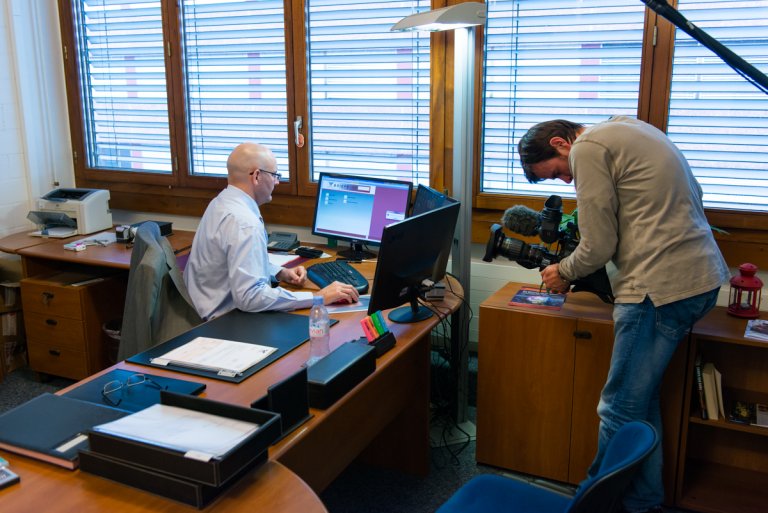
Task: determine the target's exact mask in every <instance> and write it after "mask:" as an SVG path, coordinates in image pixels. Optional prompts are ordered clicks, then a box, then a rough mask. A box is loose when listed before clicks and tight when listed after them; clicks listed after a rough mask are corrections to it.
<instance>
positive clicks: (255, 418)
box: [80, 392, 280, 508]
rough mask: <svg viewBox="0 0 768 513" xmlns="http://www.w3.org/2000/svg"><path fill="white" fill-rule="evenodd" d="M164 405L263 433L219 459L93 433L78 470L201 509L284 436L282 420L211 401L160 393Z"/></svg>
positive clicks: (257, 434) (261, 461) (255, 464)
mask: <svg viewBox="0 0 768 513" xmlns="http://www.w3.org/2000/svg"><path fill="white" fill-rule="evenodd" d="M160 402H161V403H162V404H167V405H170V406H177V407H181V408H186V409H189V410H196V411H201V412H205V413H210V414H213V415H219V416H222V417H230V418H233V419H238V420H243V421H247V422H254V423H257V424H259V426H260V427H259V429H258V430H257V431H256V432H255V433H253V434H252V435H251V436H250V437H248V438H247V439H246V440H244V441H243V442H241V443H240V444H238V445H237V446H235V447H234V448H232V449H231V450H230V451H228V452H227V453H226V454H225V455H224V456H222V457H221V458H212V459H211V460H209V461H200V460H196V459H190V458H187V457H185V456H184V453H182V452H180V451H175V450H173V449H168V448H165V447H160V446H156V445H152V444H148V443H144V442H139V441H136V440H131V439H128V438H123V437H118V436H113V435H109V434H106V433H99V432H95V431H91V432H89V434H88V441H89V445H90V449H89V450H88V451H81V452H80V468H81V470H83V471H85V472H90V473H93V474H96V475H100V476H102V477H106V478H108V479H112V480H113V481H117V482H120V483H123V484H127V485H130V486H134V487H136V488H140V489H142V490H145V491H148V492H151V493H155V494H158V495H161V496H163V497H167V498H169V499H173V500H176V501H179V502H182V503H184V504H189V505H191V506H195V507H197V508H203V507H204V506H205V505H206V504H208V503H209V502H210V501H212V500H213V499H214V498H216V497H217V496H218V495H219V494H220V493H221V492H222V491H224V490H225V489H226V488H229V486H231V485H232V484H234V483H235V482H236V481H237V479H238V478H239V477H241V476H243V475H244V474H245V473H247V472H248V471H250V470H251V469H253V468H255V467H257V466H258V465H260V464H261V463H263V462H264V461H266V459H267V448H268V447H269V445H271V444H272V443H274V441H275V440H277V439H278V438H279V436H280V421H279V415H278V414H276V413H273V412H268V411H262V410H257V409H253V408H244V407H242V406H235V405H231V404H226V403H222V402H218V401H213V400H210V399H202V398H199V397H194V396H189V395H182V394H175V393H171V392H162V393H161V397H160Z"/></svg>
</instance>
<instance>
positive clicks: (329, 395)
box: [307, 342, 376, 409]
mask: <svg viewBox="0 0 768 513" xmlns="http://www.w3.org/2000/svg"><path fill="white" fill-rule="evenodd" d="M375 370H376V349H375V348H374V347H373V346H371V345H368V344H358V343H351V342H347V343H344V344H342V345H340V346H339V347H337V348H336V349H334V350H333V351H331V352H330V353H329V354H327V355H326V356H324V357H323V358H321V359H319V360H318V361H316V362H315V363H314V364H313V365H311V366H310V367H309V368H308V369H307V384H308V389H309V405H310V406H311V407H313V408H319V409H325V408H328V407H329V406H331V405H332V404H333V403H335V402H336V401H337V400H338V399H339V398H341V396H343V395H344V394H346V393H347V392H349V391H350V390H352V389H353V388H354V387H355V386H356V385H357V384H358V383H360V382H361V381H362V380H364V379H365V378H366V377H367V376H368V375H370V374H373V371H375Z"/></svg>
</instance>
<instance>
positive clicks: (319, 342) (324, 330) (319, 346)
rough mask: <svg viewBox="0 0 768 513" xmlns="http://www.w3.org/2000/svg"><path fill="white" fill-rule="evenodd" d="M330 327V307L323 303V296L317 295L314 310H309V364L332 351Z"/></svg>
mask: <svg viewBox="0 0 768 513" xmlns="http://www.w3.org/2000/svg"><path fill="white" fill-rule="evenodd" d="M330 329H331V320H330V318H329V317H328V309H326V308H325V305H324V304H323V296H315V297H314V298H313V299H312V310H310V311H309V360H307V366H310V365H312V364H313V363H315V362H316V361H318V360H319V359H320V358H322V357H323V356H325V355H327V354H328V353H330V352H331V349H330V345H329V342H330V338H331V337H330Z"/></svg>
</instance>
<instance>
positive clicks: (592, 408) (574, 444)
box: [567, 319, 613, 484]
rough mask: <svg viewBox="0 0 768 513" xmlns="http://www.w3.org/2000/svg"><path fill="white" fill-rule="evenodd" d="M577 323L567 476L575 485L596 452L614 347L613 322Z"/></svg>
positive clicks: (581, 320) (581, 478) (580, 321)
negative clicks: (603, 394)
mask: <svg viewBox="0 0 768 513" xmlns="http://www.w3.org/2000/svg"><path fill="white" fill-rule="evenodd" d="M576 326H577V327H576V332H575V333H574V337H575V340H576V350H575V362H576V363H575V372H574V376H573V416H572V422H573V427H572V429H571V453H570V454H571V458H570V464H569V468H568V479H567V481H568V482H569V483H573V484H576V483H579V482H581V481H582V480H583V479H584V478H585V477H587V470H588V469H589V465H590V464H591V463H592V460H593V459H594V458H595V454H596V453H597V431H598V428H599V427H600V418H599V417H598V416H597V403H598V402H599V401H600V392H601V391H602V390H603V385H605V380H606V379H607V378H608V369H609V367H610V365H611V351H612V350H613V323H612V322H599V321H589V320H584V319H579V321H578V323H577V325H576Z"/></svg>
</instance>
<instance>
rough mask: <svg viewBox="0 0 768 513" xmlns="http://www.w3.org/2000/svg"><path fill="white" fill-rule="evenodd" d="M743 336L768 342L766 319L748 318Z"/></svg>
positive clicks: (767, 322)
mask: <svg viewBox="0 0 768 513" xmlns="http://www.w3.org/2000/svg"><path fill="white" fill-rule="evenodd" d="M744 336H745V337H746V338H751V339H755V340H762V341H764V342H768V320H765V319H750V320H749V321H747V329H746V330H745V331H744Z"/></svg>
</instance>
